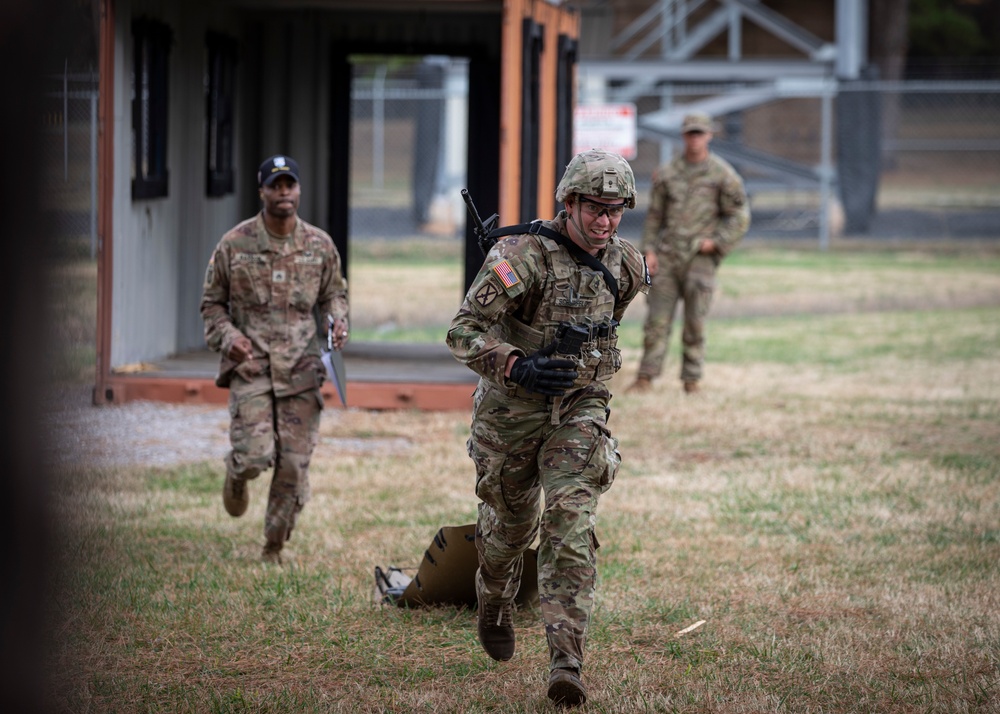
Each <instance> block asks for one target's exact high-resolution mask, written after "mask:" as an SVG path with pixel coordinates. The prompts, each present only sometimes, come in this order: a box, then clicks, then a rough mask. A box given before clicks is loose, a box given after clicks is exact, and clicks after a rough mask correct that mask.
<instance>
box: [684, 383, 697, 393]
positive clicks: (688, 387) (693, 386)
mask: <svg viewBox="0 0 1000 714" xmlns="http://www.w3.org/2000/svg"><path fill="white" fill-rule="evenodd" d="M700 389H701V387H699V386H698V383H697V382H685V383H684V393H685V394H696V393H697V392H698V391H699V390H700Z"/></svg>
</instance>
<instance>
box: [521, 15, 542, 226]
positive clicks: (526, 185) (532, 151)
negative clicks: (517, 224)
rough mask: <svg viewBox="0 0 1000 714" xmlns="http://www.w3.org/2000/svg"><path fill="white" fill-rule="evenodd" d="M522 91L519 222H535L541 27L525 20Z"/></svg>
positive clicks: (536, 213) (530, 20)
mask: <svg viewBox="0 0 1000 714" xmlns="http://www.w3.org/2000/svg"><path fill="white" fill-rule="evenodd" d="M522 29H523V38H524V49H523V52H524V57H523V59H522V62H523V64H522V85H521V86H522V89H521V210H520V216H521V220H522V221H530V220H533V219H535V218H538V152H539V135H538V122H539V118H540V113H539V101H540V93H541V89H540V85H541V69H542V50H543V46H542V45H543V40H544V29H545V28H544V26H543V25H539V24H537V23H536V22H535V21H534V20H532V19H531V18H526V19H525V20H524V26H523V28H522Z"/></svg>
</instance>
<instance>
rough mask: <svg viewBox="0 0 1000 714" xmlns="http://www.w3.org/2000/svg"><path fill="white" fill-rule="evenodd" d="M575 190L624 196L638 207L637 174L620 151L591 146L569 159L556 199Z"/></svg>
mask: <svg viewBox="0 0 1000 714" xmlns="http://www.w3.org/2000/svg"><path fill="white" fill-rule="evenodd" d="M574 193H581V194H583V195H585V196H598V197H600V198H624V199H625V205H626V206H628V207H629V208H635V175H634V174H633V173H632V167H631V166H629V165H628V161H626V160H625V159H624V158H623V157H622V156H620V155H619V154H615V153H612V152H610V151H605V150H604V149H588V150H587V151H581V152H580V153H579V154H577V155H576V156H574V157H573V158H572V159H570V162H569V164H568V165H567V166H566V172H565V173H564V174H563V177H562V180H561V181H559V185H558V186H556V201H559V202H560V203H562V202H563V201H565V200H566V199H567V198H568V197H569V196H571V195H572V194H574Z"/></svg>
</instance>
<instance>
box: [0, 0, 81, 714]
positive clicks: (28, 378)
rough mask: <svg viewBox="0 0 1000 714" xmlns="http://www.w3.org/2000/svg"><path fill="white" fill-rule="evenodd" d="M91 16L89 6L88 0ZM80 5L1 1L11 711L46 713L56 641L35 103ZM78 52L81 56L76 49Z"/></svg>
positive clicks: (55, 0)
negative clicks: (48, 659) (49, 655)
mask: <svg viewBox="0 0 1000 714" xmlns="http://www.w3.org/2000/svg"><path fill="white" fill-rule="evenodd" d="M83 9H84V10H85V11H86V13H85V14H87V15H89V13H90V7H89V4H87V5H85V6H83ZM80 14H81V7H80V4H79V3H73V2H71V1H70V0H33V1H32V2H10V3H2V4H0V66H3V67H4V68H5V71H4V72H3V75H2V77H3V79H2V80H0V82H2V86H0V96H3V97H5V98H7V100H8V101H7V102H6V106H5V111H2V112H0V156H3V161H4V166H5V167H6V170H4V171H3V172H0V195H2V196H3V213H4V219H5V225H4V228H5V229H6V230H8V231H9V233H8V235H10V236H12V237H16V238H15V239H14V240H11V241H9V243H8V245H7V246H6V251H7V252H6V256H5V259H6V260H7V261H9V262H8V265H9V266H11V268H12V269H11V270H8V271H7V274H6V275H5V277H4V279H3V281H0V284H2V288H0V299H2V300H3V305H4V307H5V309H4V310H0V336H2V338H3V341H4V344H5V346H6V349H4V350H2V351H0V374H2V375H3V386H2V388H0V394H2V397H0V399H2V401H0V413H3V414H4V415H5V416H6V417H7V418H6V420H5V424H4V428H3V429H2V430H0V453H2V454H4V456H5V458H6V463H5V467H6V468H5V469H4V486H5V493H4V498H3V499H0V542H2V543H3V548H2V549H0V572H3V585H2V586H0V598H2V599H0V633H2V634H0V705H2V707H3V709H4V710H6V711H16V712H28V713H31V712H43V711H47V710H48V709H49V707H48V706H47V701H49V700H48V698H47V691H48V687H47V686H46V681H45V674H44V670H45V661H44V657H45V654H46V652H47V651H49V649H50V646H51V634H50V633H51V629H50V628H49V627H47V626H46V624H47V617H46V616H47V615H48V614H50V613H49V612H48V610H47V607H46V604H47V603H50V602H52V591H53V587H54V582H55V578H54V577H53V576H54V573H53V558H52V557H51V556H52V546H53V543H54V542H55V540H56V539H55V532H54V529H53V523H52V521H51V515H50V510H49V495H50V478H49V474H48V473H47V472H46V466H45V464H46V459H45V456H44V455H45V454H46V452H47V450H48V447H49V444H48V443H47V439H46V438H45V434H44V433H43V430H42V426H41V414H42V406H43V402H44V398H45V394H46V391H47V390H46V386H47V385H46V384H45V381H46V374H45V371H44V364H45V363H46V361H47V360H45V359H43V358H44V357H45V356H46V355H47V354H49V351H50V350H51V349H52V348H53V345H52V344H51V343H52V340H51V337H50V335H49V333H48V330H47V326H48V325H50V324H52V322H51V320H50V319H49V318H48V317H47V316H46V314H45V312H46V310H45V304H46V302H47V300H46V295H47V280H46V278H47V272H48V271H46V269H45V268H46V266H45V259H46V254H47V253H48V251H49V250H50V248H51V247H52V245H53V243H54V241H53V235H52V233H51V229H50V226H48V225H46V223H45V221H44V214H43V213H42V211H41V201H40V198H41V195H40V185H41V179H42V178H43V177H42V170H43V166H42V161H41V157H42V151H41V150H40V144H41V138H42V134H41V130H42V126H43V124H42V111H41V101H42V98H43V97H42V92H43V80H44V79H45V77H46V75H49V74H53V73H54V72H56V71H59V72H62V71H63V67H64V65H65V63H66V62H68V61H70V57H69V53H70V52H71V51H72V49H73V47H77V46H79V45H80V44H81V43H80V41H79V40H80V37H78V36H77V35H71V33H70V32H69V30H70V28H73V30H74V31H75V32H76V33H78V35H79V34H80V33H82V35H83V40H84V41H85V42H92V41H93V38H92V37H90V36H89V35H88V34H87V33H89V32H90V31H91V29H92V28H91V26H90V24H89V23H88V22H86V21H84V22H74V21H75V20H79V19H80ZM73 59H74V60H76V59H77V58H76V57H74V58H73Z"/></svg>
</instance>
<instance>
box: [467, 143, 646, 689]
mask: <svg viewBox="0 0 1000 714" xmlns="http://www.w3.org/2000/svg"><path fill="white" fill-rule="evenodd" d="M555 197H556V200H557V201H560V202H562V203H563V206H564V210H563V211H560V212H559V215H557V216H556V217H555V219H554V220H552V221H536V222H534V223H532V224H531V229H530V231H529V230H527V226H525V229H526V230H525V231H524V233H523V234H518V235H510V236H509V237H507V238H506V239H504V240H501V241H500V242H499V243H497V244H496V245H495V246H494V247H493V248H492V249H491V250H490V251H489V254H488V255H487V257H486V261H485V262H484V264H483V267H482V269H481V270H480V271H479V274H478V275H477V276H476V278H475V280H474V281H473V283H472V286H471V287H470V288H469V292H468V294H467V295H466V297H465V301H464V302H463V303H462V306H461V308H460V309H459V311H458V314H457V315H456V316H455V318H454V319H453V320H452V322H451V327H450V329H449V331H448V337H447V342H448V346H449V348H450V349H451V351H452V354H454V355H455V358H456V359H458V360H459V361H460V362H462V363H463V364H466V365H468V367H469V368H470V369H472V370H473V371H475V372H476V373H478V374H479V375H480V377H481V378H480V380H479V385H478V386H477V388H476V393H475V396H474V398H473V419H472V434H471V436H470V437H469V441H468V448H469V455H470V456H471V457H472V459H473V461H474V462H475V464H476V495H477V496H478V497H479V499H480V501H481V503H480V505H479V518H478V521H477V524H476V547H477V549H478V552H479V570H478V572H477V574H476V595H477V598H478V606H479V622H478V633H479V641H480V643H481V644H482V646H483V649H484V650H486V653H487V654H488V655H489V656H490V657H492V658H493V659H495V660H498V661H506V660H509V659H510V658H511V657H513V656H514V645H515V641H514V624H513V610H514V597H515V595H516V594H517V591H518V588H519V586H520V579H521V570H522V555H523V553H524V552H525V550H527V548H528V547H529V546H530V545H531V544H532V542H533V541H534V539H535V537H536V536H539V547H538V590H539V599H540V602H541V613H542V619H543V620H544V623H545V635H546V637H547V639H548V644H549V670H550V674H549V687H548V696H549V698H550V699H551V700H552V701H553V702H555V703H556V704H558V705H563V706H575V705H578V704H582V703H583V702H584V701H586V698H587V694H586V689H585V688H584V686H583V682H582V680H581V676H580V671H581V668H582V666H583V656H584V645H585V643H586V639H587V627H588V625H589V622H590V614H591V609H592V608H593V605H594V593H595V588H596V579H597V559H596V557H597V547H598V543H597V537H596V535H595V527H596V523H597V515H596V514H597V501H598V498H599V497H600V495H601V494H602V493H603V492H604V491H606V490H607V489H608V488H609V487H610V486H611V483H612V481H613V480H614V478H615V474H616V472H617V470H618V466H619V464H620V462H621V458H620V456H619V454H618V441H617V440H616V439H615V438H613V437H612V436H611V432H610V431H609V430H608V423H607V418H608V414H609V413H610V409H609V407H608V404H609V402H610V400H611V393H610V392H609V391H608V387H607V384H606V381H607V380H608V379H610V378H611V376H612V375H613V374H614V373H615V372H617V371H618V369H619V368H620V367H621V353H620V352H619V350H618V347H617V339H618V338H617V332H616V329H617V326H618V322H619V320H621V318H622V315H623V314H624V312H625V308H626V307H628V305H629V303H630V302H631V301H632V299H633V298H634V297H635V296H636V295H637V294H638V293H639V292H646V290H647V289H648V277H647V275H646V270H645V266H644V265H643V261H642V256H641V255H640V254H639V251H638V250H637V249H636V248H635V247H634V246H632V245H631V244H630V243H627V242H626V241H623V240H621V239H620V238H619V237H618V235H617V228H618V224H619V222H620V221H621V217H622V215H623V214H624V212H625V209H626V208H632V207H634V206H635V178H634V175H633V173H632V168H631V167H630V166H629V165H628V162H627V161H625V159H623V158H622V157H621V156H619V155H617V154H612V153H609V152H605V151H600V150H591V151H586V152H583V153H581V154H577V155H576V156H575V157H574V158H573V159H572V160H571V161H570V163H569V165H568V166H567V168H566V172H565V174H564V175H563V178H562V180H561V181H560V182H559V186H558V187H557V189H556V194H555ZM518 228H521V227H520V226H519V227H518ZM567 335H573V336H575V342H574V340H566V339H565V338H566V336H567ZM560 336H562V339H561V338H560ZM568 342H569V343H573V344H572V345H571V346H568V345H567V343H568ZM543 494H544V498H545V501H544V509H542V510H540V509H541V500H542V495H543Z"/></svg>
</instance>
